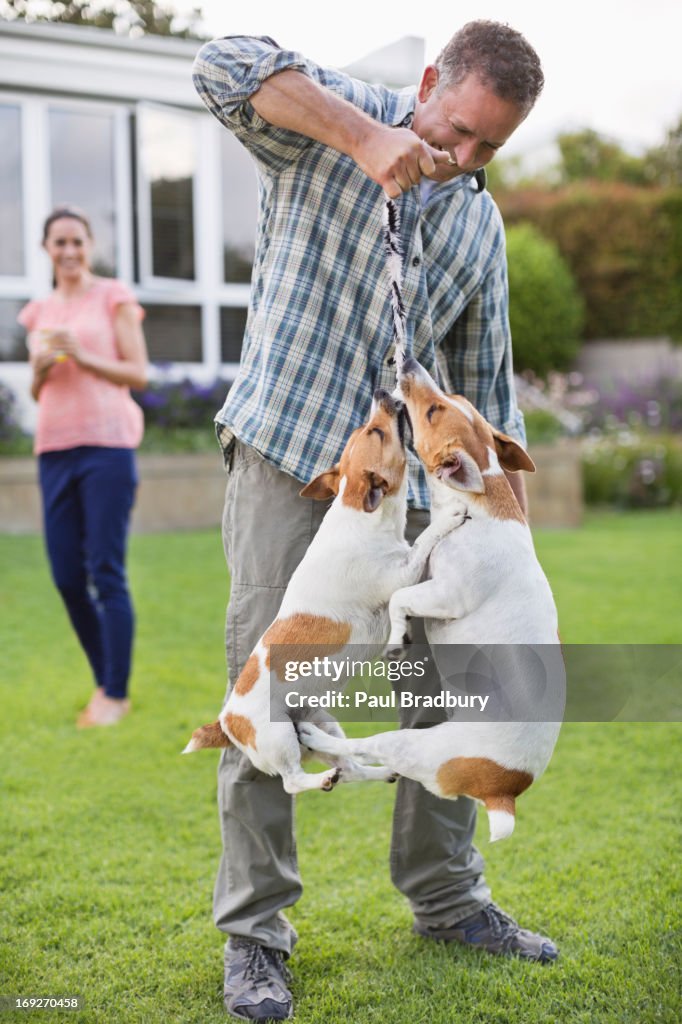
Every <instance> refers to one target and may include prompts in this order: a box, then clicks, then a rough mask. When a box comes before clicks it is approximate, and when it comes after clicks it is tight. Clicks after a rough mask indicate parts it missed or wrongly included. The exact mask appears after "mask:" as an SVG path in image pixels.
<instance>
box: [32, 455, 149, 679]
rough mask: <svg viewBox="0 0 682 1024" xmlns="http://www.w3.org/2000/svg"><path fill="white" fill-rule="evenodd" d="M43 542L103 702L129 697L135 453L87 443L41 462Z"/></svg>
mask: <svg viewBox="0 0 682 1024" xmlns="http://www.w3.org/2000/svg"><path fill="white" fill-rule="evenodd" d="M39 476H40V487H41V490H42V495H43V515H44V523H45V543H46V546H47V553H48V556H49V559H50V565H51V568H52V576H53V579H54V582H55V585H56V587H57V589H58V590H59V593H60V594H61V596H62V599H63V601H64V604H65V605H66V609H67V611H68V613H69V616H70V618H71V622H72V624H73V628H74V629H75V631H76V635H77V637H78V639H79V641H80V643H81V646H82V648H83V650H84V651H85V653H86V655H87V658H88V661H89V662H90V665H91V667H92V671H93V674H94V676H95V681H96V683H97V685H98V686H101V687H103V688H104V692H105V693H106V695H107V696H108V697H115V698H121V697H125V696H126V695H127V692H128V677H129V675H130V666H131V654H132V644H133V631H134V614H133V607H132V602H131V600H130V593H129V590H128V581H127V578H126V570H125V557H126V546H127V538H128V525H129V522H130V512H131V509H132V507H133V501H134V498H135V488H136V486H137V472H136V468H135V454H134V452H133V451H132V450H131V449H129V448H96V447H90V446H84V447H79V448H69V449H67V450H66V451H59V452H45V453H43V454H42V455H41V456H40V457H39Z"/></svg>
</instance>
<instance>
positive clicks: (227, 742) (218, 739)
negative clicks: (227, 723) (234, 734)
mask: <svg viewBox="0 0 682 1024" xmlns="http://www.w3.org/2000/svg"><path fill="white" fill-rule="evenodd" d="M231 746H232V740H231V739H230V737H229V736H228V735H227V734H226V733H224V732H223V729H222V726H221V724H220V722H219V721H218V722H211V724H210V725H202V726H200V727H199V728H198V729H195V730H194V732H193V733H192V738H191V740H190V741H189V743H188V744H187V746H186V747H185V749H184V750H183V754H192V753H194V751H195V750H203V748H204V747H231Z"/></svg>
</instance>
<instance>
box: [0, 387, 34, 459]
mask: <svg viewBox="0 0 682 1024" xmlns="http://www.w3.org/2000/svg"><path fill="white" fill-rule="evenodd" d="M32 450H33V439H32V438H31V437H30V436H29V435H28V434H26V433H24V431H23V430H22V429H21V426H20V424H19V414H18V411H17V400H16V397H15V395H14V392H13V391H12V389H11V388H8V387H7V385H6V384H0V455H30V454H31V451H32Z"/></svg>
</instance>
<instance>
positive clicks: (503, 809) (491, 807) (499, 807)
mask: <svg viewBox="0 0 682 1024" xmlns="http://www.w3.org/2000/svg"><path fill="white" fill-rule="evenodd" d="M484 803H485V809H486V811H487V812H488V827H489V828H490V842H491V843H496V842H497V840H498V839H508V838H509V836H510V835H511V834H512V832H513V831H514V825H515V824H516V817H515V813H514V812H515V810H516V805H515V800H514V797H513V796H503V797H490V798H489V799H488V800H485V801H484Z"/></svg>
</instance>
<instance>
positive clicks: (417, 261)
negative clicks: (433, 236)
mask: <svg viewBox="0 0 682 1024" xmlns="http://www.w3.org/2000/svg"><path fill="white" fill-rule="evenodd" d="M420 263H421V258H420V257H419V256H415V257H414V258H413V260H412V266H413V267H418V266H419V264H420Z"/></svg>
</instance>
